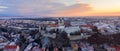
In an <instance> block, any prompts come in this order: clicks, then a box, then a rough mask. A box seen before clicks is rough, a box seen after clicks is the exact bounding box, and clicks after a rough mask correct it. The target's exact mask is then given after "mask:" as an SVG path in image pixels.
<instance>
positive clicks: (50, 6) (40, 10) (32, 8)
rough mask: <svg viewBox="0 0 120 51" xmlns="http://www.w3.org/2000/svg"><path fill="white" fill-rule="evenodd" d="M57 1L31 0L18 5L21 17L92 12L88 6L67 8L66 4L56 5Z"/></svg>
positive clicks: (78, 5)
mask: <svg viewBox="0 0 120 51" xmlns="http://www.w3.org/2000/svg"><path fill="white" fill-rule="evenodd" d="M54 1H55V0H29V1H27V2H23V3H22V4H19V5H18V9H17V10H18V12H20V14H21V15H29V16H50V15H56V16H57V15H64V13H68V14H71V15H72V14H73V13H74V14H76V13H83V12H87V11H89V10H91V7H90V5H88V4H79V3H76V4H74V5H70V6H66V5H65V4H64V3H56V2H54Z"/></svg>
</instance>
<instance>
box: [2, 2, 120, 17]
mask: <svg viewBox="0 0 120 51" xmlns="http://www.w3.org/2000/svg"><path fill="white" fill-rule="evenodd" d="M119 2H120V0H0V16H53V17H56V16H57V17H58V16H68V17H72V16H120V3H119Z"/></svg>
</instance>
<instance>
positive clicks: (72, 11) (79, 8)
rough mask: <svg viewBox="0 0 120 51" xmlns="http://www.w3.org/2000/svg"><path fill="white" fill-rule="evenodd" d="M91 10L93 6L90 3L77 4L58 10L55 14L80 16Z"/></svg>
mask: <svg viewBox="0 0 120 51" xmlns="http://www.w3.org/2000/svg"><path fill="white" fill-rule="evenodd" d="M91 11H92V7H91V6H90V5H89V4H75V5H72V6H67V7H65V8H63V9H61V10H58V11H56V12H55V16H57V15H60V16H80V15H83V14H84V15H85V13H88V12H91Z"/></svg>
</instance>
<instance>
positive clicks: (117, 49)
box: [112, 46, 120, 51]
mask: <svg viewBox="0 0 120 51" xmlns="http://www.w3.org/2000/svg"><path fill="white" fill-rule="evenodd" d="M112 47H113V48H115V49H116V51H120V46H112Z"/></svg>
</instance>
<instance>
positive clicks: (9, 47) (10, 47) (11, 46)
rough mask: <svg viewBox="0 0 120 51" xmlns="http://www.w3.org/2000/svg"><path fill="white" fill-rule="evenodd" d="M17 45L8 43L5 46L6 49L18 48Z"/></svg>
mask: <svg viewBox="0 0 120 51" xmlns="http://www.w3.org/2000/svg"><path fill="white" fill-rule="evenodd" d="M16 48H17V46H16V45H7V46H5V49H16Z"/></svg>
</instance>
